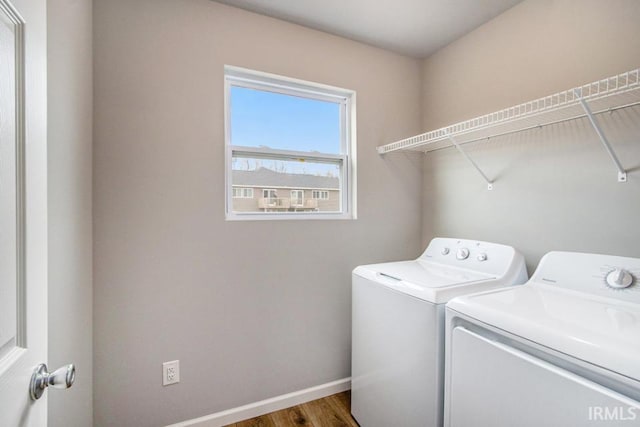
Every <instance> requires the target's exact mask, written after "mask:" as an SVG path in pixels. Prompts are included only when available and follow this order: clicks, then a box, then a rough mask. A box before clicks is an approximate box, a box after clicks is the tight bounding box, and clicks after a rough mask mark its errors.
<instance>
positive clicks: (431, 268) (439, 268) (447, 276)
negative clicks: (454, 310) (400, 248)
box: [353, 259, 499, 304]
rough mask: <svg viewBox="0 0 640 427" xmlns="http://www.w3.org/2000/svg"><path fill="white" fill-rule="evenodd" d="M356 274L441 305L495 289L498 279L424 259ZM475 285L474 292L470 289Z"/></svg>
mask: <svg viewBox="0 0 640 427" xmlns="http://www.w3.org/2000/svg"><path fill="white" fill-rule="evenodd" d="M353 274H355V275H358V276H361V277H364V278H366V279H369V280H372V281H375V282H377V283H380V284H383V285H385V286H387V287H389V288H392V289H395V290H397V291H399V292H403V293H406V294H408V295H412V296H414V297H416V298H420V299H423V300H425V301H429V302H432V303H436V304H440V303H444V302H446V301H448V300H449V299H451V298H453V297H455V296H458V295H462V294H463V293H470V292H474V291H475V292H479V291H482V290H487V289H492V288H494V287H495V286H496V285H497V284H498V283H499V281H498V280H496V277H495V276H492V275H489V274H484V273H478V272H475V271H469V270H466V269H461V268H453V267H449V266H443V265H440V264H435V263H431V262H428V261H424V260H421V259H418V260H414V261H401V262H389V263H383V264H371V265H362V266H359V267H357V268H356V269H355V270H354V271H353ZM473 286H476V288H474V289H475V290H474V289H472V288H470V287H473Z"/></svg>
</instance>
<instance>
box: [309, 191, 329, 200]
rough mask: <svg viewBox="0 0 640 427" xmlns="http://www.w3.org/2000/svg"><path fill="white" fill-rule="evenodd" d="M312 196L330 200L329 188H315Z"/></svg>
mask: <svg viewBox="0 0 640 427" xmlns="http://www.w3.org/2000/svg"><path fill="white" fill-rule="evenodd" d="M311 197H312V198H314V199H318V200H329V192H328V191H327V190H313V191H312V192H311Z"/></svg>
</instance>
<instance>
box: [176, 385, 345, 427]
mask: <svg viewBox="0 0 640 427" xmlns="http://www.w3.org/2000/svg"><path fill="white" fill-rule="evenodd" d="M350 388H351V378H343V379H341V380H337V381H332V382H330V383H326V384H321V385H317V386H315V387H310V388H307V389H304V390H299V391H294V392H293V393H287V394H283V395H281V396H276V397H272V398H270V399H265V400H261V401H259V402H254V403H250V404H248V405H243V406H238V407H237V408H232V409H227V410H226V411H221V412H216V413H215V414H211V415H205V416H204V417H200V418H194V419H192V420H187V421H182V422H179V423H176V424H171V425H170V426H167V427H222V426H225V425H227V424H232V423H237V422H239V421H243V420H247V419H249V418H253V417H257V416H260V415H264V414H268V413H269V412H273V411H279V410H280V409H285V408H289V407H291V406H296V405H300V404H301V403H306V402H310V401H312V400H316V399H321V398H323V397H327V396H331V395H332V394H336V393H340V392H343V391H346V390H349V389H350Z"/></svg>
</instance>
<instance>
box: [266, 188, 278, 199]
mask: <svg viewBox="0 0 640 427" xmlns="http://www.w3.org/2000/svg"><path fill="white" fill-rule="evenodd" d="M262 198H263V199H277V198H278V192H277V191H276V190H269V189H265V190H262Z"/></svg>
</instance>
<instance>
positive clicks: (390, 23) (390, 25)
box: [215, 0, 522, 58]
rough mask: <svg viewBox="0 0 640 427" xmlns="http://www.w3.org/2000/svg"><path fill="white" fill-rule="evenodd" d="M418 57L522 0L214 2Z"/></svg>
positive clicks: (251, 0)
mask: <svg viewBox="0 0 640 427" xmlns="http://www.w3.org/2000/svg"><path fill="white" fill-rule="evenodd" d="M215 1H218V2H219V3H224V4H227V5H231V6H235V7H239V8H242V9H246V10H250V11H253V12H257V13H260V14H263V15H267V16H271V17H274V18H278V19H283V20H285V21H289V22H293V23H296V24H300V25H304V26H306V27H310V28H315V29H317V30H321V31H325V32H327V33H331V34H335V35H338V36H342V37H346V38H349V39H353V40H357V41H361V42H364V43H368V44H371V45H373V46H378V47H381V48H385V49H389V50H392V51H395V52H398V53H402V54H405V55H410V56H414V57H417V58H424V57H427V56H429V55H431V54H432V53H434V52H435V51H437V50H438V49H440V48H442V47H444V46H446V45H447V44H449V43H451V42H452V41H454V40H456V39H458V38H460V37H461V36H463V35H465V34H467V33H469V32H470V31H472V30H473V29H475V28H477V27H479V26H480V25H482V24H484V23H485V22H487V21H489V20H491V19H492V18H494V17H495V16H497V15H499V14H501V13H502V12H504V11H505V10H507V9H509V8H510V7H512V6H514V5H515V4H517V3H519V2H520V1H522V0H215Z"/></svg>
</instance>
